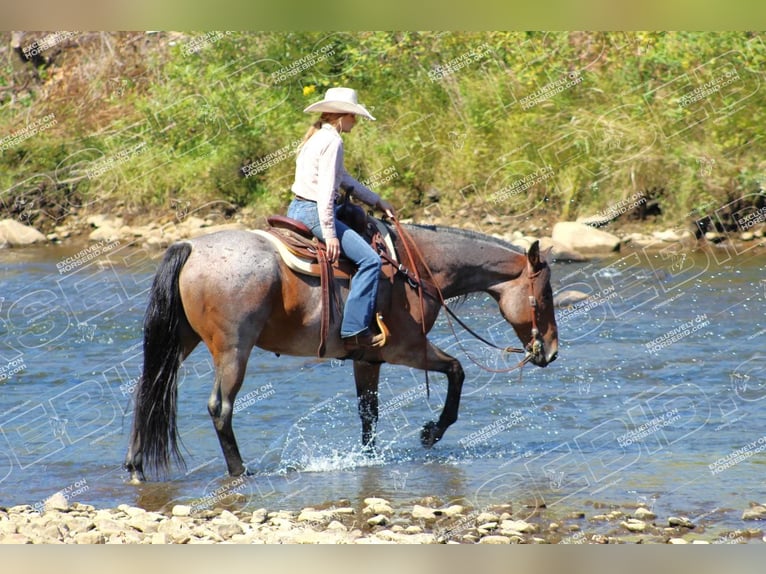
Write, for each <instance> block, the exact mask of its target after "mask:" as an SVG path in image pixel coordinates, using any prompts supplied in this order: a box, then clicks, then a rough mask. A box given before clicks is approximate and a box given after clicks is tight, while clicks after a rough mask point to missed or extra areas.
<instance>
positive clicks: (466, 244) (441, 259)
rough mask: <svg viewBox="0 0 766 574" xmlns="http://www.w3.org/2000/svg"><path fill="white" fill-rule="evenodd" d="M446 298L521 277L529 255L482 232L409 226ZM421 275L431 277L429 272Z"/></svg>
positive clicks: (408, 229) (483, 289)
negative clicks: (526, 256)
mask: <svg viewBox="0 0 766 574" xmlns="http://www.w3.org/2000/svg"><path fill="white" fill-rule="evenodd" d="M407 231H408V232H409V233H410V235H411V236H412V239H413V240H414V241H415V242H416V243H417V245H418V250H419V251H420V253H421V254H422V255H423V258H424V259H425V260H426V263H427V264H428V268H429V269H430V270H431V272H432V273H433V275H434V277H433V278H434V279H435V281H436V283H437V285H438V286H439V288H440V289H441V291H442V294H443V295H444V297H445V298H450V297H456V296H460V295H465V294H468V293H474V292H477V291H487V290H488V289H489V288H491V287H492V286H493V285H496V284H498V283H501V282H504V281H508V280H510V279H513V278H514V277H518V276H519V275H520V274H521V272H522V270H523V269H524V265H525V263H526V258H525V257H523V255H522V254H521V253H520V252H519V251H517V250H515V249H513V248H512V247H510V246H509V245H508V244H506V243H504V242H502V241H499V240H495V239H494V238H492V237H490V236H487V235H483V234H480V233H471V232H465V231H461V230H459V229H453V228H449V227H437V228H435V229H430V228H427V227H417V226H409V227H408V228H407ZM423 271H424V270H423V269H421V274H423V275H424V277H425V278H430V277H429V275H428V272H427V271H426V272H425V274H424V273H423Z"/></svg>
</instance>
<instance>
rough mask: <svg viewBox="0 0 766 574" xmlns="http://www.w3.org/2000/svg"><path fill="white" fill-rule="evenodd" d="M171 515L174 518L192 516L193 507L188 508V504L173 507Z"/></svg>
mask: <svg viewBox="0 0 766 574" xmlns="http://www.w3.org/2000/svg"><path fill="white" fill-rule="evenodd" d="M171 514H172V515H173V516H190V515H191V506H188V505H186V504H176V505H175V506H174V507H173V510H172V511H171Z"/></svg>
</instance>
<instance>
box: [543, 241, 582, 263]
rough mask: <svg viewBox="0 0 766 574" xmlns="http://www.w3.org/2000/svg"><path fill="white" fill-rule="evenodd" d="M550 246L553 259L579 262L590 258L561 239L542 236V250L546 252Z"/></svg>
mask: <svg viewBox="0 0 766 574" xmlns="http://www.w3.org/2000/svg"><path fill="white" fill-rule="evenodd" d="M548 248H550V250H551V254H550V258H551V259H552V260H553V261H562V262H565V263H577V262H581V261H587V260H588V257H587V256H586V255H583V254H582V253H580V252H579V251H577V250H576V249H572V248H571V247H568V246H566V245H564V244H563V243H561V242H560V241H554V239H553V238H552V237H541V238H540V250H541V251H542V252H543V253H544V252H545V250H546V249H548Z"/></svg>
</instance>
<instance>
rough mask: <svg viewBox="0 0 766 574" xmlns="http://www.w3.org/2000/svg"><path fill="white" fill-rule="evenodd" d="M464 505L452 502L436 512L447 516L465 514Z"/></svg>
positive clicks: (452, 516)
mask: <svg viewBox="0 0 766 574" xmlns="http://www.w3.org/2000/svg"><path fill="white" fill-rule="evenodd" d="M463 510H464V508H463V506H461V505H460V504H452V505H450V506H448V507H447V508H442V509H441V510H437V511H436V512H435V513H434V514H436V515H437V516H439V515H441V516H446V517H447V518H454V517H455V516H459V515H461V514H463Z"/></svg>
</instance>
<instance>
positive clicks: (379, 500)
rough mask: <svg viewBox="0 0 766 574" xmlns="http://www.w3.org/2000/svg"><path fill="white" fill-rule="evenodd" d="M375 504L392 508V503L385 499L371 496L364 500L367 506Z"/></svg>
mask: <svg viewBox="0 0 766 574" xmlns="http://www.w3.org/2000/svg"><path fill="white" fill-rule="evenodd" d="M374 504H385V505H386V506H391V503H390V502H389V501H388V500H386V499H385V498H377V497H374V496H370V497H368V498H365V499H364V505H365V506H373V505H374Z"/></svg>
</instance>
